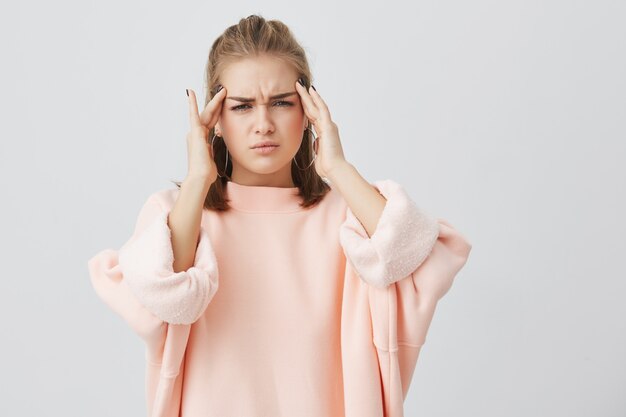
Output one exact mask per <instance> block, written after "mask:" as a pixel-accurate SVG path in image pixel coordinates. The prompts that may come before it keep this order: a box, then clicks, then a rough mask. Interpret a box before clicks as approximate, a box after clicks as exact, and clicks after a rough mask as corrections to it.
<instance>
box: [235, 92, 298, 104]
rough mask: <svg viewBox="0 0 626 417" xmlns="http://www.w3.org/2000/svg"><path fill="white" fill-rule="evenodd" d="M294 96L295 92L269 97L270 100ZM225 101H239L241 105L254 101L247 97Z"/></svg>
mask: <svg viewBox="0 0 626 417" xmlns="http://www.w3.org/2000/svg"><path fill="white" fill-rule="evenodd" d="M294 94H298V92H297V91H291V92H288V93H280V94H276V95H275V96H271V97H270V100H273V99H276V98H285V97H289V96H292V95H294ZM226 98H227V99H230V100H235V101H240V102H242V103H254V101H255V99H253V98H247V97H226Z"/></svg>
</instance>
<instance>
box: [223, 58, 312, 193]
mask: <svg viewBox="0 0 626 417" xmlns="http://www.w3.org/2000/svg"><path fill="white" fill-rule="evenodd" d="M297 79H298V74H297V73H296V71H295V70H294V69H293V68H292V67H291V66H290V65H288V64H287V63H285V62H284V61H281V60H280V59H277V58H274V57H271V56H267V55H264V56H261V57H255V58H245V59H242V60H239V61H237V62H234V63H232V64H230V65H228V66H227V67H226V68H225V70H224V71H223V73H222V74H221V77H220V82H221V84H222V85H223V86H224V88H225V89H226V98H225V99H224V102H223V105H222V113H221V115H220V118H219V120H218V122H217V124H216V130H217V132H218V135H220V136H222V137H223V138H224V141H225V142H226V146H227V148H228V152H229V161H230V162H229V163H232V164H233V172H232V175H231V179H232V180H233V181H234V182H236V183H239V184H244V185H261V186H275V187H294V184H293V180H292V178H291V161H292V158H293V157H294V156H295V154H296V152H297V151H298V149H299V148H300V144H301V142H302V136H303V134H304V129H305V128H306V126H307V119H306V116H305V115H304V110H303V108H302V103H301V101H300V96H299V95H298V92H297V91H296V88H295V83H296V80H297ZM283 93H289V95H287V96H283V97H280V98H271V97H273V96H276V95H279V94H283ZM244 99H245V100H244ZM265 140H270V141H274V142H276V143H277V144H278V145H279V146H278V147H276V148H273V151H272V152H269V153H267V154H264V153H261V152H258V151H256V150H254V149H253V146H254V145H255V144H257V143H258V142H261V141H265ZM218 168H219V169H220V170H221V169H223V167H218Z"/></svg>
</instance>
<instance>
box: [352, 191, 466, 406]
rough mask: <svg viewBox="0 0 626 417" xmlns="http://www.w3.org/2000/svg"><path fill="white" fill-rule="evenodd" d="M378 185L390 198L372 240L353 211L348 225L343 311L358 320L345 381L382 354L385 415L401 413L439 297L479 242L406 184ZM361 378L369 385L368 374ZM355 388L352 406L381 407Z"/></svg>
mask: <svg viewBox="0 0 626 417" xmlns="http://www.w3.org/2000/svg"><path fill="white" fill-rule="evenodd" d="M374 185H375V186H376V188H377V189H378V190H379V192H381V194H383V195H384V196H385V198H386V199H387V203H386V206H385V209H384V211H383V213H382V215H381V218H380V220H379V223H378V225H377V228H376V231H375V232H374V234H373V235H372V237H371V239H369V238H368V236H367V233H366V231H365V229H364V228H363V226H362V225H361V223H360V222H359V221H358V220H357V219H356V218H355V217H354V215H353V214H352V213H351V212H350V210H349V208H348V210H347V215H346V219H345V221H344V222H343V224H342V225H341V228H340V242H341V244H342V247H343V250H344V252H345V254H346V258H347V260H348V261H349V265H348V266H347V267H346V281H345V285H346V289H345V290H344V313H343V315H344V317H345V320H346V323H350V325H349V326H345V327H344V328H343V329H342V343H343V344H344V345H345V346H344V348H343V349H344V350H345V352H346V354H344V359H345V361H344V366H345V367H346V369H347V370H346V372H345V373H344V378H345V383H346V386H349V384H353V382H351V379H350V378H352V376H351V375H352V373H356V372H359V370H360V369H363V368H364V367H368V368H369V367H370V366H372V364H371V360H372V357H373V358H375V362H376V363H377V367H378V373H379V375H380V385H381V386H380V390H379V391H378V390H376V389H373V391H378V392H380V395H381V398H380V401H381V403H382V404H383V409H384V415H385V416H387V417H401V416H403V402H404V399H405V398H406V395H407V393H408V389H409V386H410V383H411V379H412V376H413V371H414V370H415V366H416V364H417V359H418V357H419V353H420V350H421V347H422V346H423V344H424V343H425V341H426V335H427V332H428V329H429V327H430V323H431V322H432V319H433V316H434V312H435V308H436V305H437V302H438V301H439V300H440V299H441V298H442V297H443V296H444V295H445V294H446V293H447V292H448V290H449V289H450V287H451V285H452V282H453V280H454V278H455V276H456V275H457V273H458V272H459V271H460V269H461V268H462V267H463V265H465V263H466V261H467V259H468V257H469V253H470V251H471V247H472V246H471V244H470V243H469V242H468V240H467V239H466V238H465V237H464V236H463V235H462V234H461V233H460V232H459V231H457V230H456V229H455V228H454V227H453V226H452V225H451V224H450V223H448V222H447V221H446V220H444V219H435V218H433V217H430V216H429V215H428V214H426V213H425V212H424V211H422V210H420V209H419V208H418V207H417V206H416V205H415V204H414V203H413V202H412V201H411V200H410V198H409V197H408V195H407V194H406V192H405V191H404V190H403V189H402V188H401V187H400V186H399V185H398V184H396V183H394V182H392V181H389V180H386V181H378V182H376V183H375V184H374ZM357 277H358V278H357ZM359 278H360V279H359ZM371 347H374V348H375V350H376V354H375V355H374V356H371V353H370V350H369V349H370V348H371ZM358 381H359V382H357V383H358V384H361V385H358V386H359V387H360V386H362V384H363V383H362V382H361V381H362V378H361V380H358ZM377 381H378V380H377ZM377 381H370V382H369V383H371V384H377V383H378V382H377ZM357 383H354V384H355V386H357V385H356V384H357ZM352 392H357V393H356V394H354V397H352V394H351V395H350V396H349V397H347V401H349V403H350V405H351V407H353V408H354V409H359V407H361V406H362V405H361V404H368V403H367V402H368V401H369V402H371V404H368V405H367V407H366V408H364V410H369V409H371V408H372V407H374V404H375V403H376V401H377V399H376V398H374V399H371V398H369V397H368V398H362V397H361V396H360V393H358V391H357V390H356V389H355V390H351V391H350V393H352ZM368 392H369V391H368ZM364 412H365V411H364ZM363 415H365V414H363Z"/></svg>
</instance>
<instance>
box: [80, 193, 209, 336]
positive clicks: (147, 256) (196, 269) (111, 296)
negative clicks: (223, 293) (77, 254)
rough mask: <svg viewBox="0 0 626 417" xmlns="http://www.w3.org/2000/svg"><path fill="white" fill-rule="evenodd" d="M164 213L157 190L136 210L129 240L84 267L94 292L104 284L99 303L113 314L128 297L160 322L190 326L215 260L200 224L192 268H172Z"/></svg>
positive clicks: (205, 298)
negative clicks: (88, 271)
mask: <svg viewBox="0 0 626 417" xmlns="http://www.w3.org/2000/svg"><path fill="white" fill-rule="evenodd" d="M169 212H170V209H165V208H164V207H163V206H162V204H160V203H159V201H158V196H157V194H153V195H151V196H150V197H149V198H148V199H147V201H146V202H145V203H144V205H143V207H142V208H141V211H140V213H139V216H138V219H137V222H136V226H135V230H134V233H133V235H132V236H131V238H130V239H129V240H128V241H127V242H126V243H125V244H124V245H123V246H122V247H121V248H120V249H119V251H115V250H112V249H105V250H103V251H101V252H99V253H98V254H96V255H95V256H94V257H93V258H91V259H90V260H89V270H90V274H91V277H92V278H91V279H92V283H93V284H94V287H96V290H98V289H104V288H107V291H109V293H108V294H106V298H105V301H107V303H108V304H109V305H111V306H112V307H113V306H115V307H116V309H117V310H116V311H117V312H118V313H126V314H127V313H129V311H127V309H128V303H129V302H131V301H130V299H131V298H133V300H132V303H133V304H132V305H133V308H134V309H135V311H137V310H138V309H139V307H140V306H141V307H143V308H144V309H145V310H147V313H150V314H151V315H153V316H154V317H155V318H158V319H159V320H161V321H162V322H166V323H170V324H191V323H193V322H195V321H196V320H197V319H198V318H199V317H200V316H201V315H202V313H203V312H204V310H205V309H206V307H207V306H208V304H209V302H210V301H211V299H212V298H213V296H214V295H215V293H216V291H217V289H218V269H217V261H216V258H215V254H214V251H213V248H212V246H211V242H210V239H209V235H208V233H207V231H206V230H204V229H203V228H202V227H201V229H200V236H199V242H198V246H197V249H196V254H195V259H194V264H193V266H191V267H190V268H188V269H187V270H186V271H180V272H174V269H173V262H174V255H173V249H172V244H171V231H170V229H169V226H168V224H167V218H168V215H169ZM107 280H109V282H106V281H107ZM122 283H123V284H122ZM129 292H130V293H129ZM99 294H101V295H102V293H101V292H99ZM131 295H132V297H131ZM116 297H119V299H115V298H116ZM141 311H142V314H147V313H146V311H144V310H143V309H142V310H141ZM123 317H124V318H125V319H127V320H132V319H133V318H134V317H129V316H128V315H126V316H123Z"/></svg>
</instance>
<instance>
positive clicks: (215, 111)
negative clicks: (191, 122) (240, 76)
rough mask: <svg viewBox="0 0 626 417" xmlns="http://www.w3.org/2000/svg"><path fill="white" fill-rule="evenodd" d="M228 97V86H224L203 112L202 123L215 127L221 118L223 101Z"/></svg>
mask: <svg viewBox="0 0 626 417" xmlns="http://www.w3.org/2000/svg"><path fill="white" fill-rule="evenodd" d="M225 97H226V87H224V88H222V89H221V90H220V91H219V92H218V93H217V94H215V95H214V96H213V98H212V99H211V100H210V101H209V102H208V103H207V105H206V107H205V108H204V110H202V114H201V115H200V123H202V124H203V125H205V126H208V127H213V125H215V123H216V122H217V119H219V116H220V113H221V112H222V102H223V101H224V98H225Z"/></svg>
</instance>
